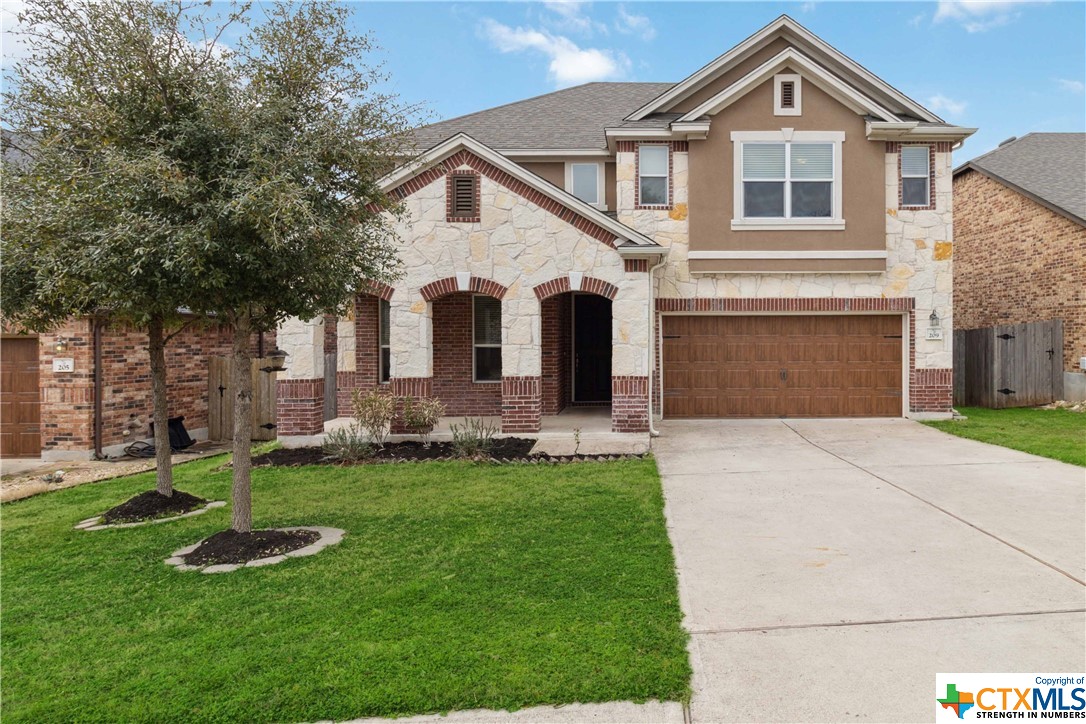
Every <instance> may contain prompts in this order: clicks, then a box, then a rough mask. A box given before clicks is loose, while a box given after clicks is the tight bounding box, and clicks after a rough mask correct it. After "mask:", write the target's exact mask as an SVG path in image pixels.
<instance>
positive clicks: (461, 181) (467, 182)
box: [452, 174, 478, 217]
mask: <svg viewBox="0 0 1086 724" xmlns="http://www.w3.org/2000/svg"><path fill="white" fill-rule="evenodd" d="M476 183H478V177H477V176H475V175H474V174H472V175H470V176H467V175H465V176H453V177H452V184H453V188H452V215H453V216H463V217H472V216H476V215H477V212H476V208H475V184H476Z"/></svg>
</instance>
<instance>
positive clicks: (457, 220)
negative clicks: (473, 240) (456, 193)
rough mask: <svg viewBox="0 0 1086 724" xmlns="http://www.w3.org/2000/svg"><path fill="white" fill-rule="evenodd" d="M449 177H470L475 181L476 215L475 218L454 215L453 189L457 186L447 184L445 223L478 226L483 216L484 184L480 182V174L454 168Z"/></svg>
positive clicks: (473, 187) (473, 186) (473, 188)
mask: <svg viewBox="0 0 1086 724" xmlns="http://www.w3.org/2000/svg"><path fill="white" fill-rule="evenodd" d="M449 176H450V177H452V176H470V177H471V178H472V179H473V185H472V190H473V191H474V192H475V204H474V207H475V215H474V216H456V215H454V214H453V188H454V187H455V184H452V183H446V184H445V222H446V223H449V224H477V223H479V221H480V220H481V214H482V191H481V187H482V183H480V180H479V173H478V172H477V171H474V170H471V169H463V168H454V169H452V170H451V171H449Z"/></svg>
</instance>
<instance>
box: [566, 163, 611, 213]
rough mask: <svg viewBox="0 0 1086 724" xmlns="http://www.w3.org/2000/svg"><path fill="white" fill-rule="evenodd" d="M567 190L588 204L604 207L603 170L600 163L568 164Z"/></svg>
mask: <svg viewBox="0 0 1086 724" xmlns="http://www.w3.org/2000/svg"><path fill="white" fill-rule="evenodd" d="M566 188H567V189H568V190H569V192H570V193H571V194H573V195H574V196H576V197H577V198H579V199H580V200H581V201H583V202H585V203H586V204H592V205H593V206H599V207H601V208H602V207H603V168H602V167H601V165H600V164H598V163H570V164H566Z"/></svg>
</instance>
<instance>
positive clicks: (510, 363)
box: [502, 285, 543, 433]
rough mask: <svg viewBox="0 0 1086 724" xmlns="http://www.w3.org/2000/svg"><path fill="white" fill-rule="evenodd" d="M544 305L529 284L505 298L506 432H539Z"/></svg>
mask: <svg viewBox="0 0 1086 724" xmlns="http://www.w3.org/2000/svg"><path fill="white" fill-rule="evenodd" d="M540 335H541V307H540V303H539V300H538V299H537V298H536V296H535V294H534V293H533V292H532V291H531V290H530V289H529V288H528V287H527V286H526V285H520V286H518V287H516V288H515V289H511V290H510V291H509V293H508V294H507V295H506V296H505V297H504V298H503V299H502V432H505V433H509V432H539V427H540V424H541V418H542V416H543V381H542V378H541V376H540V375H541V373H542V371H543V369H542V367H543V350H542V340H541V339H540Z"/></svg>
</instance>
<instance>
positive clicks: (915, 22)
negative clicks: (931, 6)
mask: <svg viewBox="0 0 1086 724" xmlns="http://www.w3.org/2000/svg"><path fill="white" fill-rule="evenodd" d="M927 17H928V16H927V15H926V14H925V13H920V14H919V15H914V16H912V17H911V18H909V26H910V27H913V28H919V27H920V25H921V24H922V23H923V22H924V20H925V18H927Z"/></svg>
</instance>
